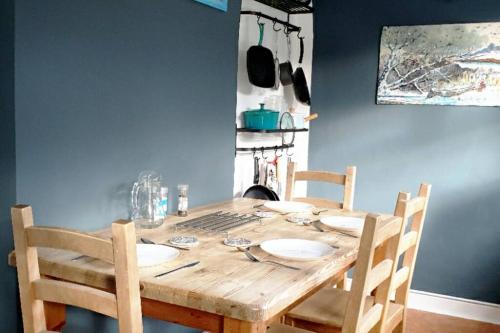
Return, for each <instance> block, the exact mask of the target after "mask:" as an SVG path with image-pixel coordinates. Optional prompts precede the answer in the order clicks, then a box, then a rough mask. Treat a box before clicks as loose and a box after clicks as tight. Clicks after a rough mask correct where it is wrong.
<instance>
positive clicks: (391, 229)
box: [375, 216, 403, 247]
mask: <svg viewBox="0 0 500 333" xmlns="http://www.w3.org/2000/svg"><path fill="white" fill-rule="evenodd" d="M402 223H403V219H402V218H400V217H397V216H392V217H390V218H387V219H386V220H385V221H384V223H383V224H382V225H381V226H380V229H379V230H378V231H377V235H376V239H375V247H378V246H380V245H381V244H382V243H384V242H386V241H387V240H388V239H389V238H391V237H394V236H396V235H398V234H399V233H400V229H401V224H402Z"/></svg>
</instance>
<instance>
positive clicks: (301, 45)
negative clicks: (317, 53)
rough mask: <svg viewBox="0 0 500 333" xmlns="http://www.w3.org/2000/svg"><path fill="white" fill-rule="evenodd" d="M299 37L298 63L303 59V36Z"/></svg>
mask: <svg viewBox="0 0 500 333" xmlns="http://www.w3.org/2000/svg"><path fill="white" fill-rule="evenodd" d="M299 39H300V58H299V64H302V60H303V59H304V37H299Z"/></svg>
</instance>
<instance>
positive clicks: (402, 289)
mask: <svg viewBox="0 0 500 333" xmlns="http://www.w3.org/2000/svg"><path fill="white" fill-rule="evenodd" d="M431 188H432V186H431V185H429V184H421V185H420V189H419V191H418V196H417V197H416V198H414V199H410V194H409V193H400V198H401V199H402V200H398V204H397V205H396V211H395V215H397V216H400V217H401V218H403V221H404V225H405V227H407V230H408V231H407V232H405V233H404V235H403V236H402V238H401V241H400V243H399V248H398V255H400V256H403V258H402V259H403V263H402V265H401V267H400V268H399V269H398V270H397V272H396V273H395V277H394V281H393V284H392V286H391V292H392V293H394V292H395V293H396V298H395V301H394V304H397V305H401V306H403V313H402V315H401V316H399V317H397V318H394V319H393V320H392V321H391V322H388V323H387V327H386V332H396V333H402V332H405V329H406V314H407V305H408V296H409V294H410V286H411V281H412V279H413V273H414V271H415V263H416V261H417V253H418V248H419V246H420V239H421V238H422V230H423V227H424V222H425V216H426V214H427V205H428V203H429V197H430V194H431Z"/></svg>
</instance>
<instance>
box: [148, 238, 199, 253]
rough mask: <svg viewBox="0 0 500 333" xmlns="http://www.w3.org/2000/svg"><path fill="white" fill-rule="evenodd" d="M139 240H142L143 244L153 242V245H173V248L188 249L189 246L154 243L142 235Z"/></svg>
mask: <svg viewBox="0 0 500 333" xmlns="http://www.w3.org/2000/svg"><path fill="white" fill-rule="evenodd" d="M141 242H143V243H144V244H154V245H163V246H170V247H174V248H176V249H179V250H186V251H189V250H190V248H188V247H184V246H178V245H172V244H162V243H155V242H153V241H152V240H150V239H147V238H142V237H141Z"/></svg>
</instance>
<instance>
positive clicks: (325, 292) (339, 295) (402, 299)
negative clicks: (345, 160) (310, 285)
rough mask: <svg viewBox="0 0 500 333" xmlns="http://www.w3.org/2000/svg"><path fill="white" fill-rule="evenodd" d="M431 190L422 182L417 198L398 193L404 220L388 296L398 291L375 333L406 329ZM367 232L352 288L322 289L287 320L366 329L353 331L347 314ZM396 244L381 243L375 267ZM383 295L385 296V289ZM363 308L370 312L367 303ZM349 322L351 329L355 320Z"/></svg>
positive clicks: (321, 327)
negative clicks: (410, 292)
mask: <svg viewBox="0 0 500 333" xmlns="http://www.w3.org/2000/svg"><path fill="white" fill-rule="evenodd" d="M430 190H431V186H430V185H427V184H422V185H421V186H420V190H419V195H418V197H416V198H414V199H411V200H410V194H409V193H399V195H398V200H397V203H396V208H395V214H394V215H395V216H397V217H399V218H401V220H402V222H403V223H402V224H401V230H400V231H399V237H398V239H397V241H396V249H397V251H396V254H397V256H396V257H395V259H396V261H395V263H396V265H394V266H393V271H392V273H391V275H392V277H391V282H390V284H389V290H388V291H389V295H392V294H394V293H395V295H396V298H395V301H391V302H390V304H389V306H388V308H387V312H386V313H385V315H386V317H385V318H382V320H381V323H380V325H379V326H377V329H376V330H375V332H393V331H394V332H397V333H401V332H404V331H405V322H406V320H405V319H406V309H407V301H408V294H409V289H410V285H411V279H412V276H413V272H414V268H415V261H416V254H417V252H418V246H419V243H420V239H421V233H422V228H423V224H424V220H425V215H426V211H427V205H428V201H429V196H430ZM411 219H412V220H411ZM410 220H411V221H410ZM408 223H410V225H409V231H408V232H407V231H406V230H407V229H408V228H407V227H408ZM364 234H365V230H363V236H362V240H361V246H360V253H359V256H358V262H357V263H356V271H355V275H354V279H353V290H352V291H351V292H348V291H345V290H342V289H335V288H325V289H322V290H320V291H319V292H318V293H316V294H315V295H313V296H312V297H311V298H309V299H307V300H306V301H305V302H304V303H302V304H300V305H299V306H297V307H296V308H294V309H292V311H291V312H290V313H289V314H287V316H286V322H287V323H289V324H292V325H296V326H299V327H303V328H308V329H312V330H314V331H316V332H340V331H342V332H343V333H345V332H364V330H356V329H354V330H350V329H348V328H347V325H348V324H349V323H351V321H352V318H349V316H348V315H349V312H348V305H351V304H352V298H353V297H354V293H355V292H356V291H355V288H356V286H357V285H356V282H357V279H358V276H359V275H360V274H361V273H358V272H359V271H360V268H359V265H360V264H363V265H365V262H364V261H361V257H360V256H361V249H362V247H363V239H364ZM394 244H395V243H387V244H382V245H381V246H379V248H378V250H377V251H376V252H375V253H374V256H373V266H375V267H378V266H379V265H380V264H381V263H383V262H386V260H387V256H388V254H389V253H393V254H394V252H392V251H393V250H394ZM401 256H403V263H402V265H401V267H400V268H399V269H398V265H397V263H398V261H399V259H400V257H401ZM361 269H363V268H361ZM386 286H387V285H386ZM377 292H378V290H377V291H376V292H375V293H371V294H372V296H367V297H366V302H367V303H368V304H371V303H372V302H374V301H376V297H377ZM365 295H367V293H365ZM384 295H386V294H385V292H384ZM346 309H347V310H346ZM360 309H361V307H360ZM364 311H367V310H366V304H365V310H364ZM365 313H366V312H365ZM350 325H351V328H352V323H351V324H350Z"/></svg>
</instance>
